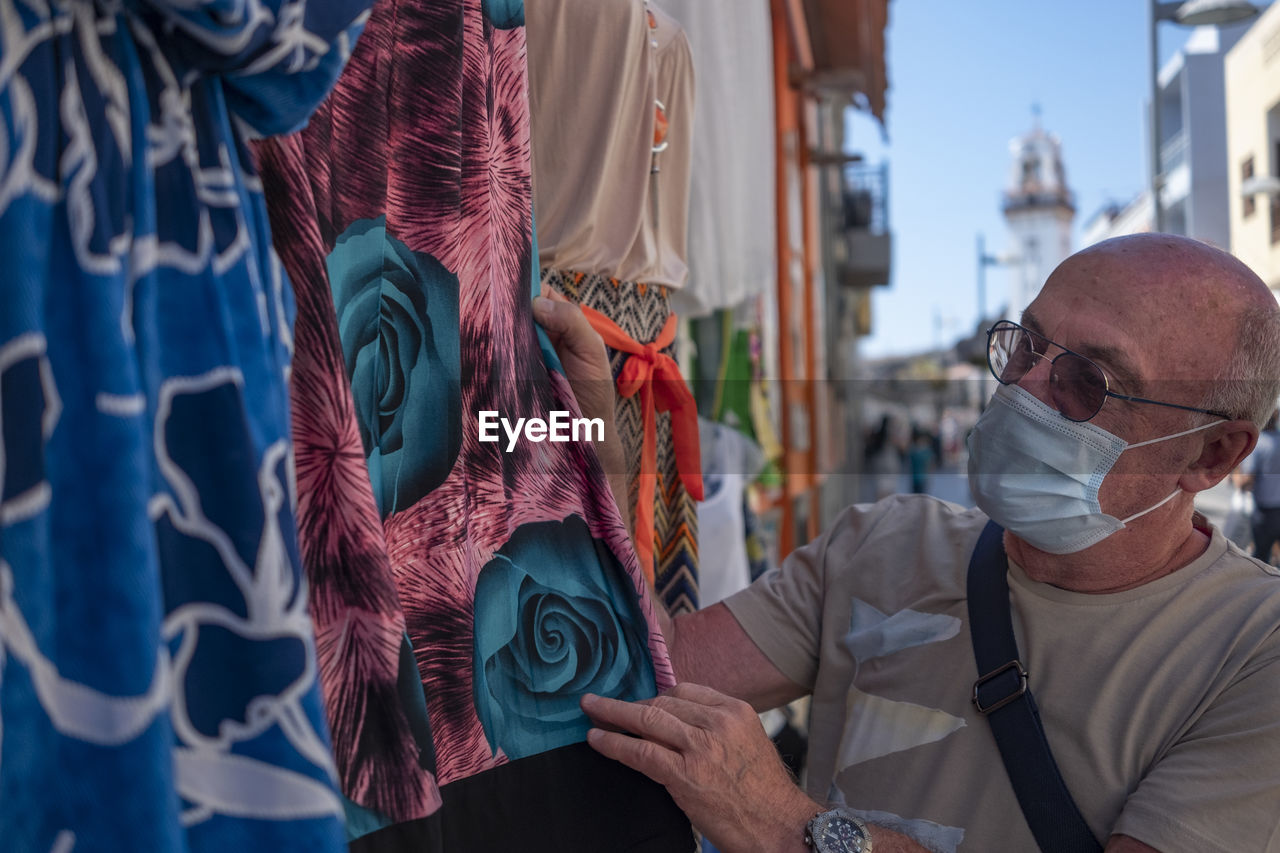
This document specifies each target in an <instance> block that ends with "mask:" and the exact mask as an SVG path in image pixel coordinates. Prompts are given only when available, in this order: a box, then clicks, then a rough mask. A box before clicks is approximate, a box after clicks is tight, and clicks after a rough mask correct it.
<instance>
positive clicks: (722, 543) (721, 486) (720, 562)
mask: <svg viewBox="0 0 1280 853" xmlns="http://www.w3.org/2000/svg"><path fill="white" fill-rule="evenodd" d="M698 430H699V432H700V433H701V436H702V440H701V447H702V482H703V484H704V488H705V490H706V497H705V499H704V500H703V501H701V502H700V503H699V504H698V535H699V537H700V541H701V542H702V544H703V547H705V548H706V549H707V551H708V553H712V554H715V555H716V560H715V563H714V565H712V564H707V565H704V566H703V567H702V574H701V576H700V578H699V580H700V581H701V583H700V584H699V591H700V592H701V597H702V606H703V607H704V608H705V607H710V606H711V605H712V604H715V603H716V602H717V601H720V600H722V599H725V598H728V597H729V596H730V595H733V594H734V593H735V592H737V591H738V590H741V589H746V588H747V587H748V586H749V585H750V584H751V563H750V557H749V555H748V553H747V529H746V516H745V514H744V509H745V504H744V501H745V499H746V494H747V486H748V485H749V484H750V483H751V481H752V480H754V479H755V478H756V476H757V475H758V474H759V473H760V471H761V469H763V468H764V463H765V459H764V451H762V450H761V449H760V445H758V444H756V443H755V442H754V441H752V440H751V439H749V438H747V437H746V436H745V435H743V434H742V433H741V432H739V431H738V430H736V429H734V428H732V427H730V426H728V425H726V424H718V423H715V422H713V421H709V420H706V419H705V418H700V419H699V420H698Z"/></svg>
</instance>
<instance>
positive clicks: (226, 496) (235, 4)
mask: <svg viewBox="0 0 1280 853" xmlns="http://www.w3.org/2000/svg"><path fill="white" fill-rule="evenodd" d="M369 2H370V0H323V2H316V1H315V0H313V2H312V3H310V4H308V3H306V2H303V0H206V2H201V0H172V2H162V1H161V0H150V1H149V2H144V0H128V2H119V0H117V2H111V0H98V2H89V0H80V2H76V1H75V0H52V2H51V0H0V117H2V118H3V122H2V123H0V264H2V266H0V848H3V849H4V850H6V851H20V852H21V853H26V851H40V853H46V851H55V853H71V851H74V853H82V852H83V853H87V851H116V850H119V851H145V852H146V853H157V851H161V852H162V853H163V852H164V851H188V850H190V851H215V850H216V851H234V853H246V852H247V851H256V850H263V851H271V853H286V851H293V850H297V851H308V853H311V851H321V852H322V853H323V851H328V850H339V849H342V844H343V833H342V826H341V814H342V806H341V801H340V799H339V797H338V796H337V794H336V792H335V782H334V778H333V776H334V771H333V767H332V760H331V757H330V752H329V743H328V735H327V732H326V730H325V725H324V718H323V714H322V712H321V707H320V695H319V688H318V686H317V678H316V663H315V660H316V659H315V650H314V641H313V639H312V633H311V621H310V618H309V616H308V613H307V603H306V592H305V588H304V584H303V581H302V575H301V573H300V570H299V560H298V553H297V544H296V535H295V530H294V505H295V494H294V489H293V473H292V453H291V447H290V439H289V436H290V433H289V413H288V396H287V387H286V384H287V382H288V374H289V362H290V356H291V348H292V332H291V326H292V315H293V302H292V294H291V291H290V288H289V284H288V281H287V280H286V278H285V276H284V273H283V271H282V269H281V267H280V265H279V263H278V261H277V260H276V258H275V255H274V253H273V252H272V250H271V247H270V237H269V234H268V231H267V224H266V222H267V220H266V213H265V208H264V205H263V201H262V198H261V192H260V189H259V185H258V179H257V177H256V175H254V174H253V170H252V165H251V162H250V160H249V158H248V154H247V150H246V148H245V144H244V142H245V137H246V136H248V135H251V134H253V133H277V132H283V131H288V130H293V129H295V128H298V127H300V126H301V125H303V124H304V123H305V121H306V117H307V115H308V113H309V112H310V110H311V109H313V108H314V107H315V106H316V104H317V103H318V102H319V101H320V99H321V98H323V97H324V95H325V93H326V92H327V91H328V89H329V88H330V86H331V85H332V84H333V82H334V80H335V79H336V77H337V74H338V72H339V71H340V70H341V68H342V65H343V63H344V62H345V61H346V58H347V55H348V54H349V51H350V48H351V44H352V42H353V40H354V39H355V38H356V37H357V36H358V34H359V32H360V29H361V27H362V26H363V22H364V14H365V8H366V7H367V6H368V5H369ZM353 153H354V152H353Z"/></svg>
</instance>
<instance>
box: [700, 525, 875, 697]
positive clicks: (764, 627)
mask: <svg viewBox="0 0 1280 853" xmlns="http://www.w3.org/2000/svg"><path fill="white" fill-rule="evenodd" d="M889 503H890V502H886V501H882V502H881V503H879V504H873V505H870V506H865V505H861V506H853V507H850V508H848V509H847V510H845V511H844V512H843V513H842V514H841V515H840V516H839V517H838V518H837V519H836V521H835V523H834V524H832V525H831V527H830V528H829V529H828V530H827V531H826V532H825V533H823V534H822V535H821V536H819V537H818V538H817V539H815V540H813V541H812V542H810V543H809V544H808V545H805V546H804V547H803V548H799V549H797V550H796V551H794V552H792V553H791V555H790V556H788V557H787V558H786V559H785V560H784V561H783V562H782V565H780V566H778V567H777V568H774V569H772V570H771V571H768V572H766V573H765V574H764V575H762V576H761V577H760V578H759V579H757V580H756V582H755V583H753V584H752V585H751V586H749V587H747V588H746V589H744V590H742V591H741V592H739V593H737V594H735V595H732V596H730V597H729V598H726V599H725V601H724V604H725V606H726V607H728V608H729V612H730V613H732V614H733V615H734V618H735V619H737V620H738V624H740V625H741V626H742V629H743V630H744V631H746V633H747V636H748V637H750V638H751V641H752V642H754V643H755V644H756V645H757V646H758V647H759V648H760V651H762V652H764V655H765V657H767V658H768V659H769V660H770V662H771V663H773V665H774V666H776V667H777V668H778V670H779V671H780V672H781V673H782V674H783V675H785V676H786V677H787V678H789V679H791V680H792V681H794V682H795V683H796V684H799V685H800V686H801V687H805V688H807V689H810V690H811V689H813V685H814V681H815V679H816V678H817V674H818V655H819V651H820V649H821V645H822V617H823V610H824V603H825V599H826V593H827V586H828V582H829V571H830V565H829V563H830V558H831V557H832V556H836V557H837V558H838V561H839V563H840V565H842V566H846V567H847V566H848V565H849V564H850V563H851V562H853V561H854V560H855V559H856V552H857V549H858V546H859V544H860V543H861V542H862V540H863V539H864V537H865V533H866V531H868V530H869V529H871V528H872V527H873V526H874V525H875V523H876V521H877V520H878V519H879V518H880V517H881V516H882V515H883V514H884V513H885V512H886V511H887V509H886V507H887V506H888V504H889ZM833 546H834V547H833Z"/></svg>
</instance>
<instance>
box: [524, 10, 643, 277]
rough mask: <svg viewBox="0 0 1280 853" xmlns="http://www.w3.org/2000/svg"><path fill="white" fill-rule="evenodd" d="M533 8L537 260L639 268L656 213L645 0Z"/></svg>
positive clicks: (615, 269) (563, 265)
mask: <svg viewBox="0 0 1280 853" xmlns="http://www.w3.org/2000/svg"><path fill="white" fill-rule="evenodd" d="M526 7H527V8H526V14H527V17H528V29H529V34H530V39H529V104H530V111H531V116H532V121H533V129H532V133H533V182H534V197H535V199H536V201H537V207H536V209H537V216H538V264H539V266H540V267H541V268H543V269H545V268H552V269H560V270H581V271H584V272H589V273H596V272H599V273H604V274H606V275H611V276H623V275H624V273H633V274H638V273H640V272H642V270H641V269H639V268H638V267H637V268H635V269H629V270H621V269H620V266H621V264H622V259H623V258H624V257H625V256H626V255H627V253H628V252H630V251H631V247H632V246H634V245H635V244H636V242H637V241H638V240H640V239H641V237H640V235H641V232H642V229H644V228H645V223H646V220H647V219H648V218H649V216H650V205H649V201H648V199H649V186H650V182H651V180H650V174H649V172H650V166H651V160H652V152H653V139H654V124H655V117H656V112H655V109H654V106H655V105H654V100H655V99H656V97H657V73H656V68H655V61H656V58H655V56H654V49H653V46H652V45H651V44H650V42H651V37H650V27H649V21H648V16H647V15H646V14H645V4H644V0H528V2H527V4H526ZM641 260H642V261H644V260H645V259H643V258H642V259H641ZM636 278H637V276H635V275H633V276H632V277H631V278H630V279H629V280H632V281H634V280H636Z"/></svg>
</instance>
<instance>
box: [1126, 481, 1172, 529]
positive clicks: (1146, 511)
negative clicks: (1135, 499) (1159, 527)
mask: <svg viewBox="0 0 1280 853" xmlns="http://www.w3.org/2000/svg"><path fill="white" fill-rule="evenodd" d="M1180 494H1182V489H1181V488H1177V489H1174V490H1173V494H1171V495H1169V497H1167V498H1165V499H1164V500H1162V501H1160V503H1158V504H1156V505H1155V506H1149V507H1147V508H1146V509H1144V510H1143V511H1142V512H1135V513H1134V514H1133V515H1131V516H1129V517H1128V518H1122V519H1120V523H1121V524H1128V523H1129V522H1131V521H1133V520H1134V519H1135V518H1142V517H1143V516H1144V515H1146V514H1147V513H1149V512H1155V511H1156V510H1158V509H1159V508H1160V507H1162V506H1164V505H1165V504H1167V503H1168V502H1169V501H1171V500H1173V499H1174V498H1176V497H1177V496H1178V495H1180Z"/></svg>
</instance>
